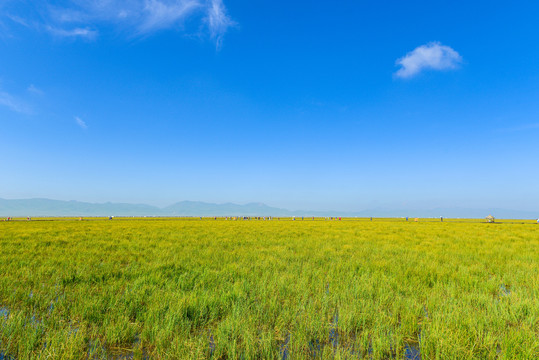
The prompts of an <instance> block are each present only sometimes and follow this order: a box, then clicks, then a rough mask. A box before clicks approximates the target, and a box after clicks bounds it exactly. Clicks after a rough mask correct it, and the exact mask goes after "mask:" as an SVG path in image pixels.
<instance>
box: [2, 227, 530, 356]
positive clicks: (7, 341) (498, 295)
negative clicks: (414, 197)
mask: <svg viewBox="0 0 539 360" xmlns="http://www.w3.org/2000/svg"><path fill="white" fill-rule="evenodd" d="M411 220H412V219H411ZM414 357H417V358H421V359H537V358H539V225H537V224H535V223H534V222H532V221H520V220H519V221H516V220H513V221H504V222H497V223H494V224H487V223H484V221H482V220H473V219H470V220H451V219H445V221H444V222H440V219H437V220H436V219H420V220H419V221H418V222H414V221H409V222H406V221H405V220H403V219H374V220H373V221H370V219H343V220H342V221H328V220H325V219H320V218H317V219H315V220H313V219H312V218H305V220H303V221H302V220H296V221H292V220H291V219H284V218H281V219H280V220H277V219H274V220H272V221H262V220H260V221H258V220H251V221H230V220H225V219H223V218H219V219H217V220H214V219H213V218H211V219H210V218H204V219H202V220H200V219H198V218H196V219H174V218H170V219H166V218H156V219H122V218H115V219H114V220H106V219H97V218H95V219H84V220H83V221H79V220H78V219H52V218H51V219H33V220H32V221H22V220H19V221H17V219H16V221H6V222H0V359H2V358H4V359H245V360H247V359H283V360H284V359H363V358H365V359H371V358H372V359H404V358H414Z"/></svg>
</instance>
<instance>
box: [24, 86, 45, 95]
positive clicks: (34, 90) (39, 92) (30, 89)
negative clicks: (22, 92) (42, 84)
mask: <svg viewBox="0 0 539 360" xmlns="http://www.w3.org/2000/svg"><path fill="white" fill-rule="evenodd" d="M27 90H28V92H30V93H32V94H36V95H43V94H44V92H43V90H41V89H38V88H37V87H36V86H35V85H34V84H30V86H28V89H27Z"/></svg>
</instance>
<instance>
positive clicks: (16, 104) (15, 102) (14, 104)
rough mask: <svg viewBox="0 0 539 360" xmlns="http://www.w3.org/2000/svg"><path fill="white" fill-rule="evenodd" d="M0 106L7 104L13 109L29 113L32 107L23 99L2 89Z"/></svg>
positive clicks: (6, 105)
mask: <svg viewBox="0 0 539 360" xmlns="http://www.w3.org/2000/svg"><path fill="white" fill-rule="evenodd" d="M0 106H5V107H7V108H8V109H10V110H11V111H15V112H18V113H23V114H29V113H30V109H29V108H28V106H27V105H25V104H24V103H23V102H22V101H20V100H19V99H17V98H15V97H14V96H12V95H10V94H8V93H7V92H4V91H1V90H0Z"/></svg>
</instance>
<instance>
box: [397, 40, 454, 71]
mask: <svg viewBox="0 0 539 360" xmlns="http://www.w3.org/2000/svg"><path fill="white" fill-rule="evenodd" d="M461 63H462V57H461V56H460V54H459V53H458V52H456V51H455V50H453V49H452V48H450V47H449V46H446V45H442V44H441V43H439V42H431V43H428V44H426V45H421V46H419V47H417V48H415V49H414V50H412V51H410V52H409V53H408V54H406V55H405V56H403V57H401V58H400V59H397V61H396V64H397V65H398V66H400V67H401V68H400V69H399V70H398V71H397V72H396V73H395V76H396V77H398V78H403V79H406V78H411V77H414V76H416V75H418V74H420V73H421V72H422V71H424V70H451V69H456V68H458V66H459V65H460V64H461Z"/></svg>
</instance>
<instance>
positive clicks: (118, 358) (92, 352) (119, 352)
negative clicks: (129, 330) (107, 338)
mask: <svg viewBox="0 0 539 360" xmlns="http://www.w3.org/2000/svg"><path fill="white" fill-rule="evenodd" d="M139 343H140V341H139V340H136V341H135V343H134V344H133V347H138V344H139ZM137 353H138V354H137ZM135 358H142V359H143V360H149V359H150V356H149V355H148V354H147V353H146V351H145V350H142V354H140V353H139V352H138V351H137V350H132V349H121V348H108V347H106V346H105V345H103V344H101V343H99V342H97V341H95V342H90V343H89V345H88V352H87V356H86V359H87V360H98V359H107V360H134V359H135Z"/></svg>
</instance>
